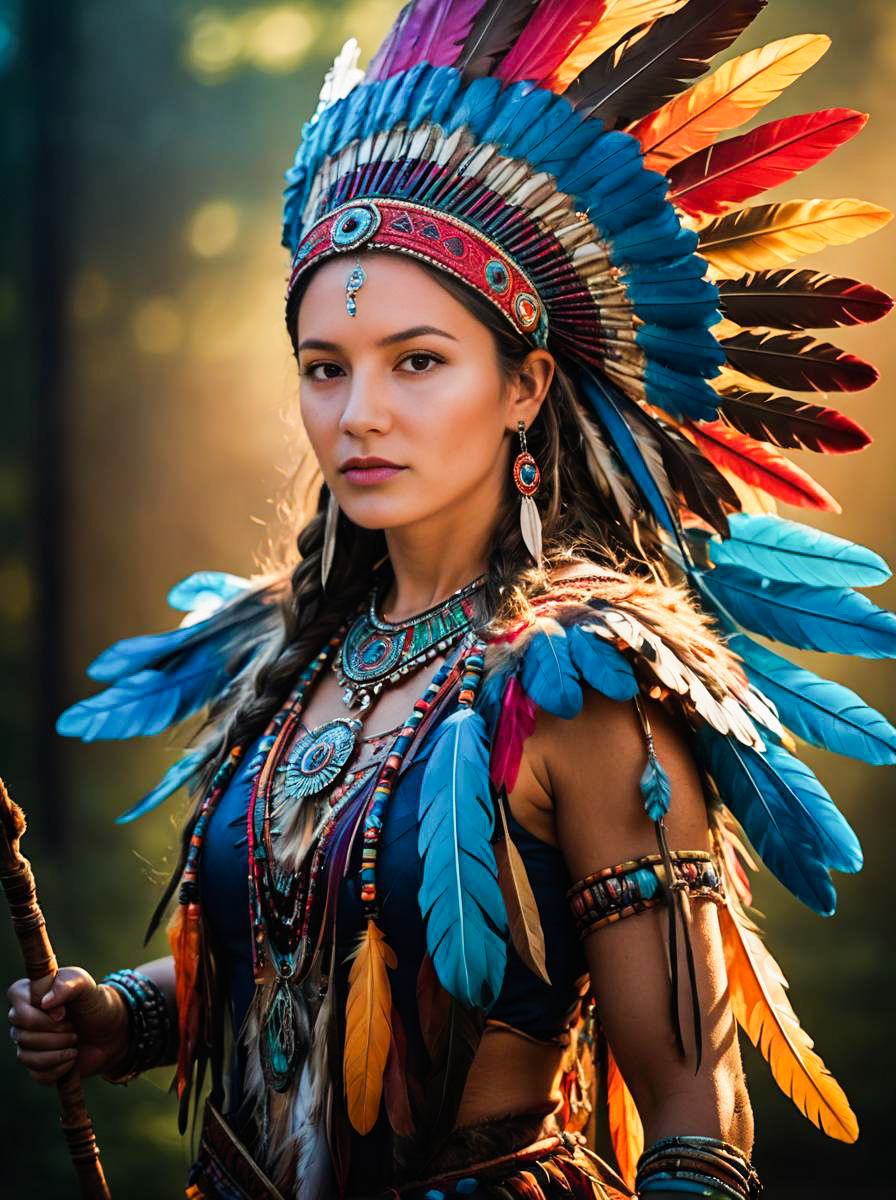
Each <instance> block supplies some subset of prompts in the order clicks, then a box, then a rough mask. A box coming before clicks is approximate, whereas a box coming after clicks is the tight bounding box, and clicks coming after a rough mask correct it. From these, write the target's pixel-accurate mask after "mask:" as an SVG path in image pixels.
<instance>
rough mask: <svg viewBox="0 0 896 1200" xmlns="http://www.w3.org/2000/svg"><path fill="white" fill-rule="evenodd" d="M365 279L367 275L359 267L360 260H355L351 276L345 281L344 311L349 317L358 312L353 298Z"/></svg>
mask: <svg viewBox="0 0 896 1200" xmlns="http://www.w3.org/2000/svg"><path fill="white" fill-rule="evenodd" d="M366 279H367V274H366V272H365V270H364V268H363V267H362V266H361V260H360V258H356V259H355V265H354V266H353V267H352V270H351V274H350V275H349V277H348V279H346V281H345V311H346V312H347V313H348V315H349V316H350V317H354V316H356V315H357V312H358V303H357V300H356V299H355V297H356V296H357V294H358V292H360V290H361V288H362V287H363V286H364V283H365V281H366Z"/></svg>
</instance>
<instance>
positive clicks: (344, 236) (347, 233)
mask: <svg viewBox="0 0 896 1200" xmlns="http://www.w3.org/2000/svg"><path fill="white" fill-rule="evenodd" d="M379 225H380V214H379V210H378V209H377V208H375V207H374V205H372V204H353V205H352V206H351V208H347V209H345V211H344V212H341V213H340V214H339V216H338V217H337V218H336V220H335V221H334V222H333V226H332V228H331V230H330V241H331V243H332V245H333V247H334V249H336V250H354V249H355V248H356V247H358V246H360V245H362V244H363V243H364V242H366V241H367V239H368V238H370V237H372V236H373V234H374V233H376V231H377V229H379Z"/></svg>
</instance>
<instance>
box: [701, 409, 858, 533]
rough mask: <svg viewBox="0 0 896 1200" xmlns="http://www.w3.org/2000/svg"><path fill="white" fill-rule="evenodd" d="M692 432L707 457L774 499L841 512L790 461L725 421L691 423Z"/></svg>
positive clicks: (838, 507) (815, 484)
mask: <svg viewBox="0 0 896 1200" xmlns="http://www.w3.org/2000/svg"><path fill="white" fill-rule="evenodd" d="M687 424H688V429H689V430H690V431H691V433H692V434H693V436H694V439H695V441H696V442H697V445H698V446H699V447H700V449H701V450H702V451H703V453H704V454H705V455H706V457H707V458H709V459H711V460H712V462H714V463H715V464H716V466H719V467H727V468H728V470H729V471H732V472H733V473H734V474H735V475H737V476H738V478H740V479H743V480H744V481H745V482H746V483H749V484H751V485H752V486H753V487H758V488H761V489H762V491H764V492H768V493H769V495H770V496H776V497H777V498H778V499H779V500H785V501H786V502H787V503H788V504H797V505H800V506H801V507H802V508H820V509H823V510H824V511H826V512H840V511H841V509H840V505H839V504H838V503H837V501H836V500H835V499H834V497H833V496H831V495H830V493H829V492H826V491H825V489H824V488H823V487H822V486H821V484H819V483H816V482H815V480H814V479H813V478H812V476H811V475H809V474H807V473H806V472H805V471H803V470H802V469H801V468H800V467H798V466H797V465H796V464H795V463H792V462H791V461H790V459H788V458H785V457H784V455H783V454H779V453H778V451H777V450H775V449H773V448H772V447H771V446H766V445H764V444H763V443H762V442H756V441H754V440H753V438H751V437H747V436H746V434H743V433H737V432H736V431H735V430H734V429H731V428H730V427H729V426H728V425H726V424H725V423H724V422H723V421H704V422H701V423H700V424H699V425H698V424H696V422H694V421H688V423H687Z"/></svg>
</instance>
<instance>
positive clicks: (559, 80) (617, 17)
mask: <svg viewBox="0 0 896 1200" xmlns="http://www.w3.org/2000/svg"><path fill="white" fill-rule="evenodd" d="M685 3H686V0H607V2H606V4H605V5H604V9H603V12H602V13H601V17H600V20H599V21H598V23H597V24H596V25H595V26H594V28H593V29H592V30H591V32H590V33H587V34H585V36H584V37H583V38H582V39H581V40H580V41H579V42H577V43H576V46H575V49H574V50H573V51H572V53H571V54H570V55H569V56H568V57H567V58H565V59H564V60H563V62H561V63H560V65H559V66H558V67H555V69H554V73H553V75H552V76H551V77H550V79H549V80H548V81H547V84H546V86H547V87H549V88H550V89H551V91H553V92H562V91H565V89H566V88H567V87H569V85H570V84H571V83H572V81H573V80H574V79H575V77H576V76H577V75H578V74H579V73H580V72H581V71H584V70H585V68H586V67H587V66H590V65H591V63H593V62H594V60H595V59H596V58H599V57H600V55H601V54H603V52H604V51H605V50H609V49H610V47H611V46H615V45H616V43H617V42H618V41H619V39H620V38H623V37H625V36H626V34H629V33H631V32H632V31H633V30H634V29H636V28H637V27H638V26H639V25H643V24H645V23H646V22H648V21H649V22H653V21H656V20H658V19H659V18H660V17H666V16H668V15H669V14H670V13H673V12H675V11H676V9H679V8H681V7H682V6H683V5H684V4H685Z"/></svg>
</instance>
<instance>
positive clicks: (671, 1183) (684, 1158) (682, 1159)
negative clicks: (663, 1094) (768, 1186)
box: [635, 1134, 762, 1200]
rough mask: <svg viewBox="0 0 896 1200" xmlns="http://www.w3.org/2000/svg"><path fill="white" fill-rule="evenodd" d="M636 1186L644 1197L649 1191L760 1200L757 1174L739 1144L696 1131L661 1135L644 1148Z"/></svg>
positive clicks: (720, 1199) (725, 1199)
mask: <svg viewBox="0 0 896 1200" xmlns="http://www.w3.org/2000/svg"><path fill="white" fill-rule="evenodd" d="M635 1189H636V1192H637V1195H638V1196H639V1197H640V1196H643V1197H645V1200H646V1198H647V1197H649V1196H650V1194H651V1192H662V1193H664V1194H666V1195H668V1194H669V1193H670V1192H677V1193H682V1194H683V1197H684V1196H685V1195H691V1196H704V1197H707V1198H708V1200H759V1197H760V1196H761V1195H762V1184H761V1183H760V1182H759V1176H758V1175H757V1174H756V1171H755V1169H754V1167H753V1164H752V1163H751V1162H750V1160H749V1159H748V1158H747V1156H746V1155H745V1154H744V1152H743V1151H742V1150H741V1149H740V1148H739V1147H737V1146H734V1145H732V1144H731V1142H723V1141H720V1140H719V1139H718V1138H711V1137H700V1136H698V1135H695V1134H685V1135H682V1136H679V1137H669V1138H664V1139H663V1140H662V1141H660V1142H655V1143H654V1145H652V1146H651V1147H650V1148H649V1149H648V1150H645V1151H644V1153H643V1154H642V1155H641V1157H640V1159H639V1160H638V1167H637V1173H636V1177H635Z"/></svg>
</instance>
